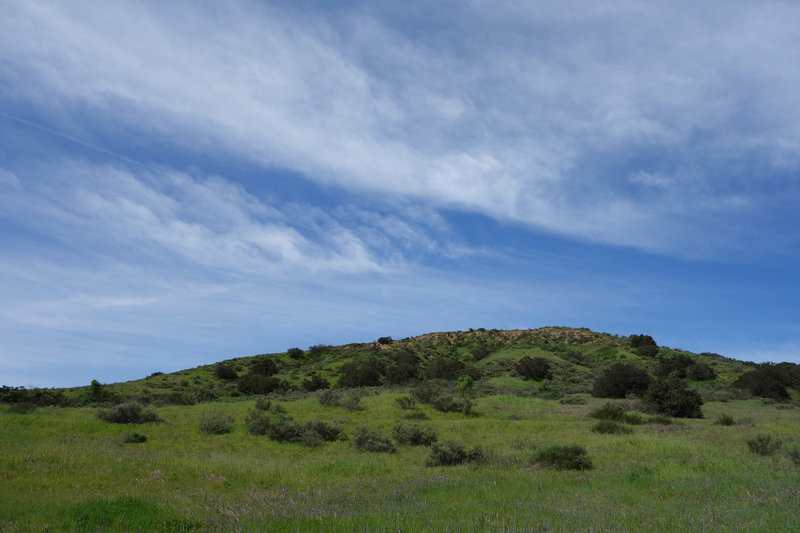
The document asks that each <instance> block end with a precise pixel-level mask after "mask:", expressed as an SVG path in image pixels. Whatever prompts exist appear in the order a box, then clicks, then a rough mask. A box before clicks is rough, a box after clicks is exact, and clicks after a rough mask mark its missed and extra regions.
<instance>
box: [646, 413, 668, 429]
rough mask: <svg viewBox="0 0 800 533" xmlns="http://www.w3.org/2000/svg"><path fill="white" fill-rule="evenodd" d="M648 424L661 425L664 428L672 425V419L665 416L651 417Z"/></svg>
mask: <svg viewBox="0 0 800 533" xmlns="http://www.w3.org/2000/svg"><path fill="white" fill-rule="evenodd" d="M647 423H648V424H660V425H662V426H670V425H672V419H671V418H670V417H668V416H664V415H655V416H651V417H650V420H648V421H647Z"/></svg>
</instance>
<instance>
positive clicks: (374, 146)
mask: <svg viewBox="0 0 800 533" xmlns="http://www.w3.org/2000/svg"><path fill="white" fill-rule="evenodd" d="M331 4H332V3H330V2H313V1H303V2H257V1H239V0H236V1H233V2H226V3H225V5H224V6H223V5H222V3H219V2H188V1H187V2H181V1H175V2H168V3H164V2H150V1H141V2H115V1H107V2H101V3H97V2H81V1H75V2H56V1H52V2H50V1H38V0H30V1H26V2H12V1H7V2H6V1H0V304H2V305H0V338H2V343H0V383H3V384H8V385H26V386H73V385H84V384H87V383H89V381H91V380H92V379H98V380H100V381H101V382H113V381H120V380H128V379H138V378H141V377H144V376H146V375H148V374H150V373H152V372H155V371H163V372H167V371H174V370H179V369H182V368H187V367H194V366H197V365H200V364H206V363H210V362H214V361H218V360H222V359H226V358H229V357H235V356H242V355H252V354H256V353H265V352H275V351H283V350H285V349H287V348H289V347H291V346H300V347H303V348H305V347H307V346H309V345H313V344H319V343H325V344H341V343H346V342H352V341H371V340H374V339H376V338H377V337H380V336H384V335H390V336H392V337H394V338H402V337H406V336H412V335H417V334H422V333H426V332H430V331H442V330H458V329H460V330H465V329H468V328H470V327H474V328H478V327H487V328H500V329H506V328H536V327H541V326H547V325H565V326H575V327H589V328H591V329H594V330H599V331H607V332H610V333H618V334H623V335H628V334H632V333H647V334H650V335H653V336H654V337H655V339H656V340H657V341H658V342H659V343H660V344H665V345H669V346H673V347H680V348H684V349H689V350H693V351H698V352H700V351H713V352H718V353H722V354H724V355H728V356H731V357H736V358H739V359H745V360H755V361H763V360H772V361H795V362H800V275H799V274H798V272H800V251H799V250H800V246H798V245H800V242H798V241H800V231H798V230H799V229H800V213H798V206H800V174H798V170H800V92H798V91H797V87H800V69H798V68H797V65H800V29H798V28H800V5H797V4H796V3H795V2H783V1H769V0H766V1H759V2H751V1H739V0H726V1H724V2H722V1H708V2H703V3H701V4H697V3H695V2H682V1H676V2H664V3H661V4H654V3H653V2H646V1H623V2H619V1H613V2H611V1H597V0H593V1H572V2H564V1H559V2H555V1H553V2H549V1H543V2H534V3H528V2H517V1H502V0H500V1H492V2H485V1H482V0H473V1H463V2H447V1H443V2H403V3H397V2H355V1H353V2H337V3H333V4H335V5H331Z"/></svg>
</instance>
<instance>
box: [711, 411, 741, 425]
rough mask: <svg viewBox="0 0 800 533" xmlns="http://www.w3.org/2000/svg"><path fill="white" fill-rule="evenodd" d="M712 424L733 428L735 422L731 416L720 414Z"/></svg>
mask: <svg viewBox="0 0 800 533" xmlns="http://www.w3.org/2000/svg"><path fill="white" fill-rule="evenodd" d="M714 423H715V424H716V425H718V426H735V425H736V420H734V419H733V417H732V416H731V415H728V414H721V415H719V418H717V421H716V422H714Z"/></svg>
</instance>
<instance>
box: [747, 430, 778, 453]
mask: <svg viewBox="0 0 800 533" xmlns="http://www.w3.org/2000/svg"><path fill="white" fill-rule="evenodd" d="M782 445H783V443H782V442H781V440H780V439H777V438H775V437H773V436H772V435H756V436H755V437H753V438H752V439H750V440H748V441H747V447H748V448H750V451H751V452H753V453H757V454H758V455H772V454H773V453H775V452H777V451H778V450H779V449H780V448H781V446H782Z"/></svg>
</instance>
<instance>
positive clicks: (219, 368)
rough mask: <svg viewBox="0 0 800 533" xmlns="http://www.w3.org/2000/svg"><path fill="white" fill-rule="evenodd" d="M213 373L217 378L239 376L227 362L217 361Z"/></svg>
mask: <svg viewBox="0 0 800 533" xmlns="http://www.w3.org/2000/svg"><path fill="white" fill-rule="evenodd" d="M214 375H215V376H216V377H218V378H219V379H236V378H238V377H239V374H237V373H236V370H235V369H234V368H233V366H231V365H230V364H228V363H217V365H216V366H215V367H214Z"/></svg>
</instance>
